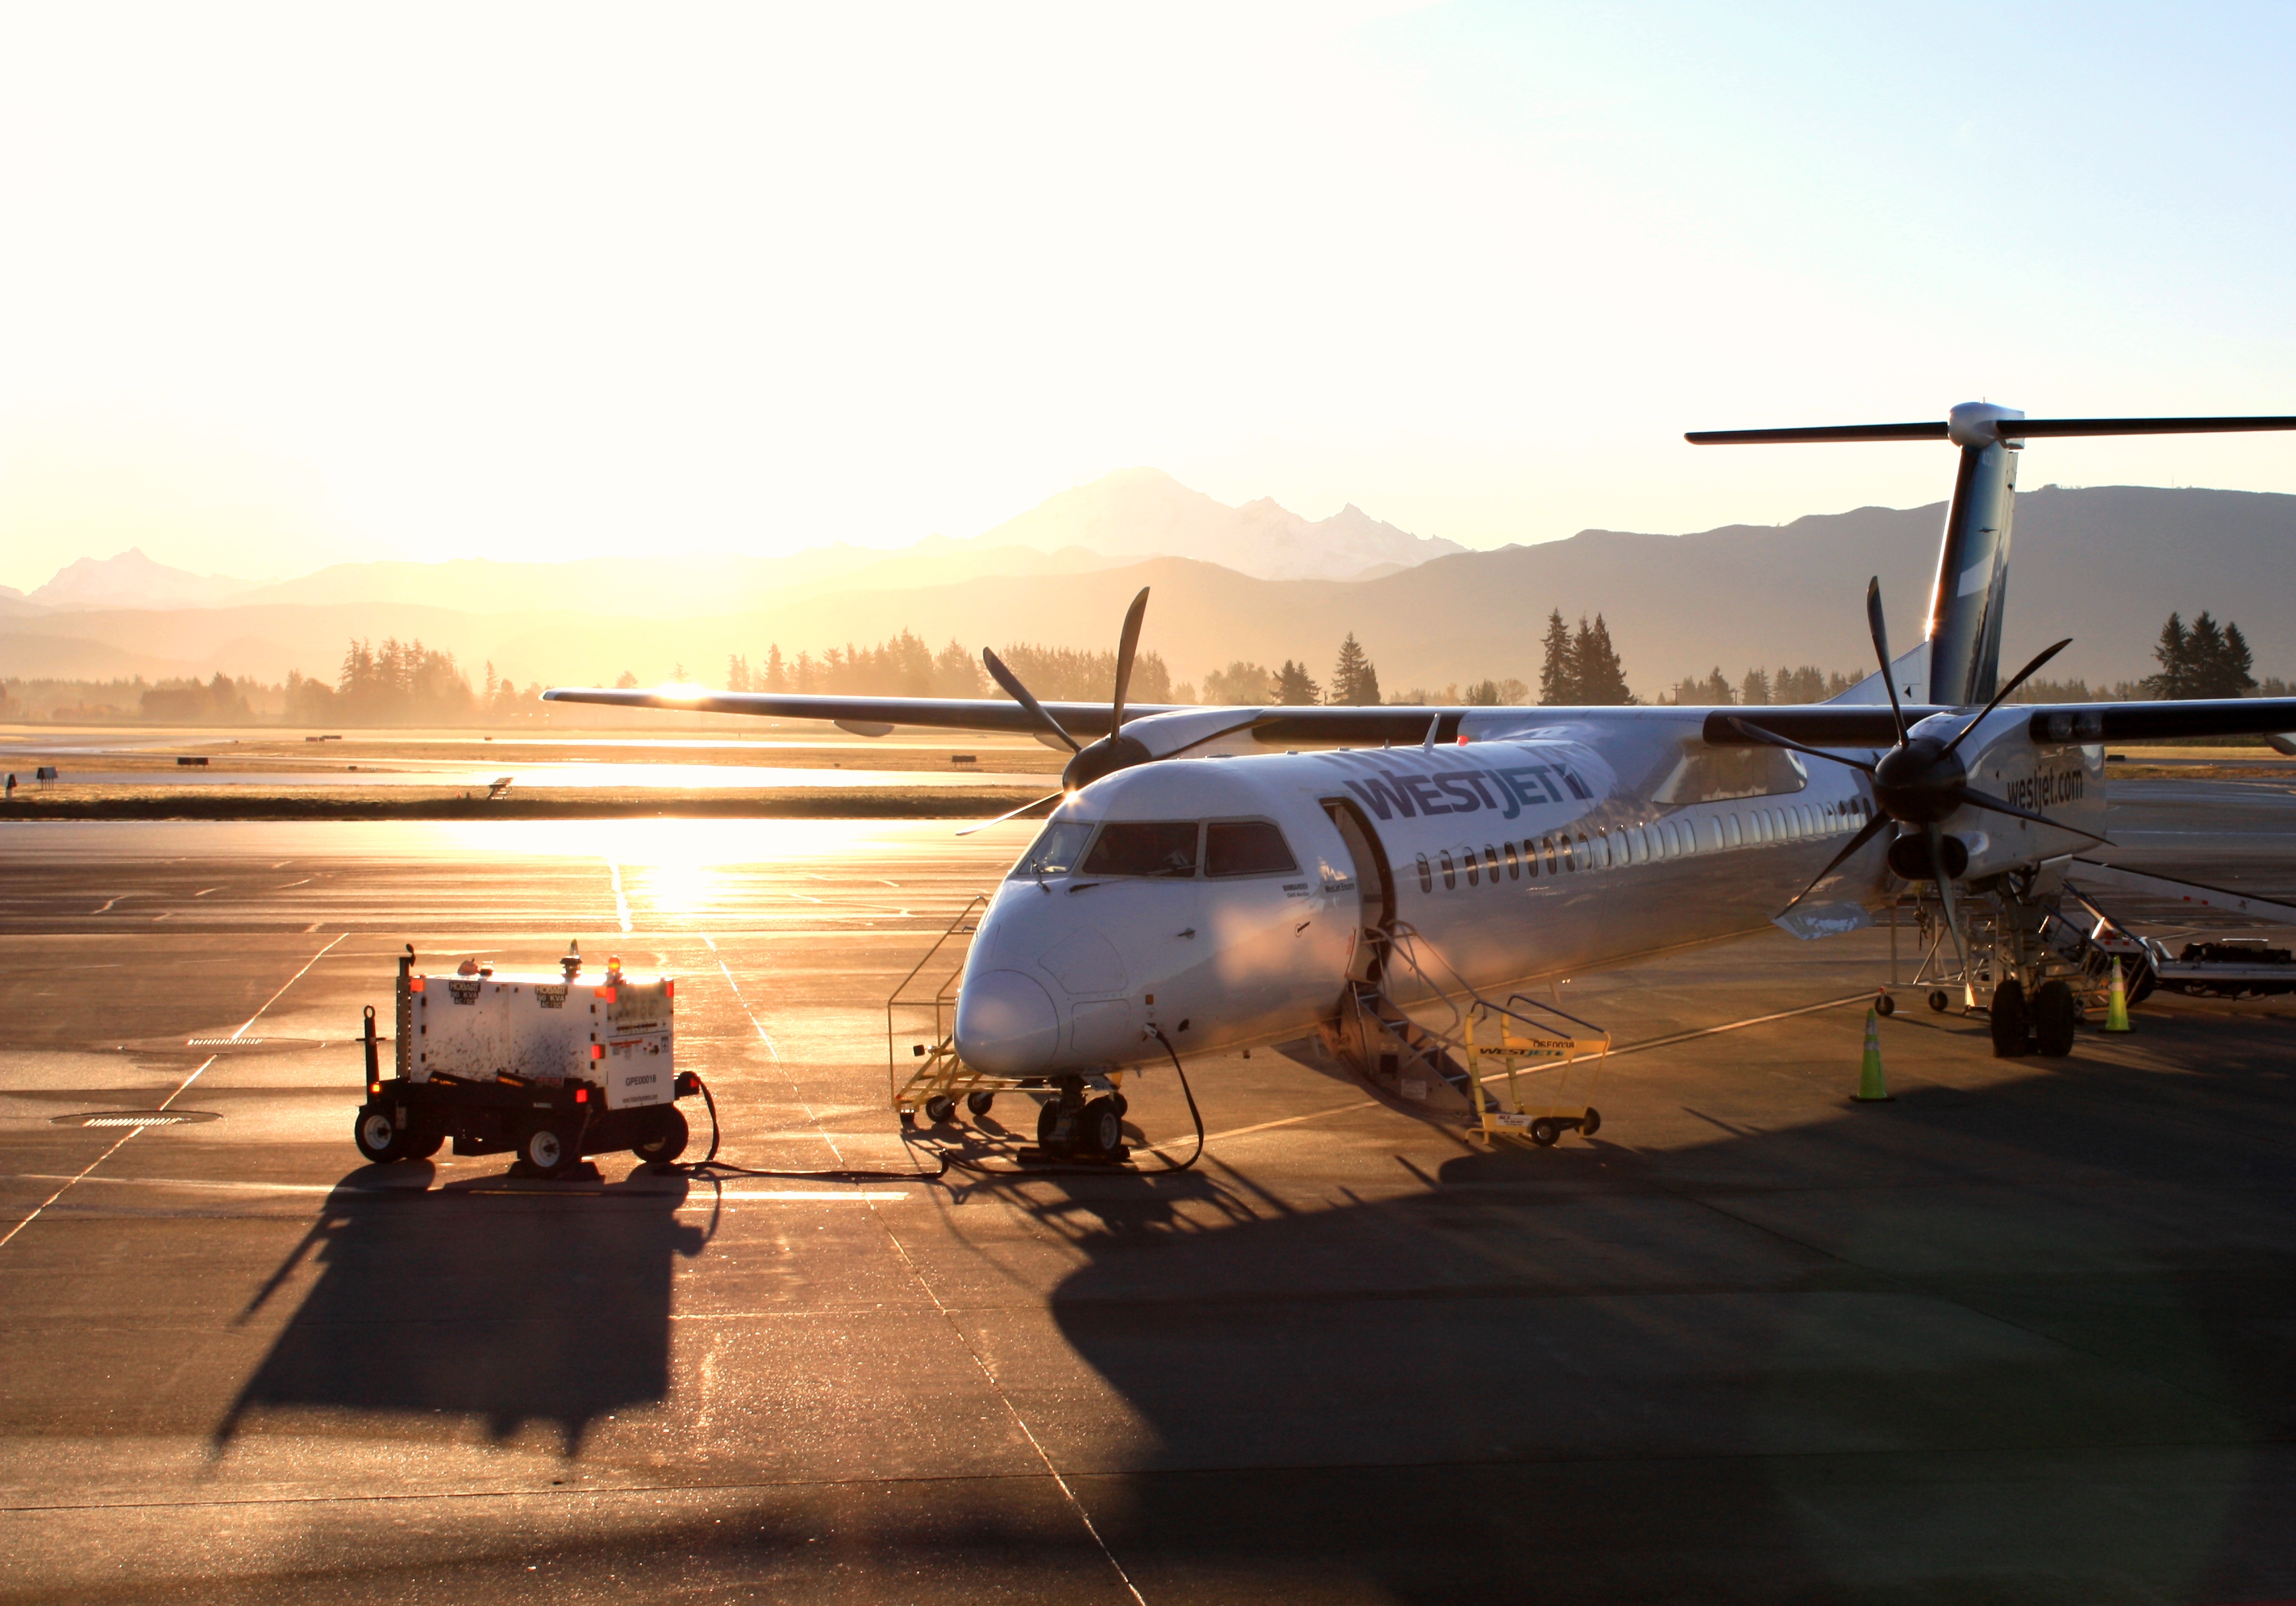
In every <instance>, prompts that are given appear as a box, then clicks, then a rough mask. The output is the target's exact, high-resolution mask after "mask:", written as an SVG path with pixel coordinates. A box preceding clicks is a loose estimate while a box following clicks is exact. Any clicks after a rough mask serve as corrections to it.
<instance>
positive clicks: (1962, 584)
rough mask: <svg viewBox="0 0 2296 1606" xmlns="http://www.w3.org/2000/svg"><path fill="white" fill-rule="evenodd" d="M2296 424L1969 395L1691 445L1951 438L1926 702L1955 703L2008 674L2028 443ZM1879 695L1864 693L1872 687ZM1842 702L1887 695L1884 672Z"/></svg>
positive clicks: (1980, 698)
mask: <svg viewBox="0 0 2296 1606" xmlns="http://www.w3.org/2000/svg"><path fill="white" fill-rule="evenodd" d="M2236 430H2296V414H2283V415H2277V416H2271V417H2252V418H2027V417H2026V416H2025V415H2024V414H2022V413H2020V412H2018V411H2017V410H2016V409H2015V408H2013V407H1997V406H1993V405H1992V404H1991V403H1989V402H1964V403H1962V405H1961V406H1958V407H1956V408H1955V409H1954V410H1953V413H1952V415H1951V416H1950V417H1949V418H1948V420H1947V421H1946V422H1943V423H1903V424H1825V425H1820V426H1817V427H1816V428H1812V429H1791V430H1700V431H1697V432H1695V433H1693V434H1691V435H1687V436H1685V437H1684V438H1685V439H1686V440H1688V441H1689V442H1690V443H1691V444H1692V445H1693V446H1701V447H1711V446H1752V445H1758V444H1762V443H1767V442H1771V441H1824V440H1950V441H1951V442H1953V443H1954V445H1956V446H1957V447H1960V448H1961V472H1960V474H1959V476H1958V477H1957V478H1956V479H1955V480H1954V486H1953V504H1952V506H1951V507H1950V508H1949V509H1948V511H1947V512H1946V516H1945V539H1944V541H1943V543H1942V544H1941V545H1939V549H1938V572H1937V582H1936V584H1935V585H1934V586H1931V589H1930V611H1929V640H1928V643H1927V646H1928V650H1929V657H1928V684H1927V685H1926V687H1924V688H1923V691H1924V692H1925V693H1926V695H1925V697H1923V698H1921V699H1920V700H1922V701H1929V702H1932V703H1950V704H1954V705H1956V706H1958V707H1964V708H1966V707H1969V706H1971V705H1972V704H1977V703H1983V702H1989V701H1992V698H1993V694H1994V692H1995V691H1996V690H1997V687H1998V685H1999V683H2000V679H2001V625H2002V620H2003V619H2005V617H2006V615H2007V611H2008V606H2007V605H2008V597H2009V527H2010V520H2011V515H2012V513H2013V512H2014V508H2015V503H2016V496H2017V453H2018V450H2019V448H2021V447H2023V445H2024V444H2025V442H2026V441H2028V440H2030V439H2033V438H2037V437H2040V436H2063V435H2202V434H2219V433H2229V432H2232V431H2236ZM1920 652H1921V649H1919V648H1916V649H1915V651H1913V652H1910V653H1907V655H1906V656H1905V657H1904V658H1900V659H1899V660H1898V662H1897V664H1896V666H1895V667H1894V668H1893V669H1892V678H1893V680H1894V681H1895V683H1896V684H1897V685H1898V687H1899V688H1900V689H1901V691H1904V692H1906V693H1907V695H1908V696H1915V693H1913V692H1912V691H1911V683H1912V679H1913V676H1912V673H1911V671H1910V669H1909V666H1908V663H1907V660H1918V658H1919V656H1920ZM1869 691H1870V692H1871V693H1872V695H1871V696H1870V697H1869V696H1868V695H1867V693H1868V692H1869ZM1842 701H1874V702H1881V701H1886V695H1885V694H1884V693H1882V689H1881V681H1880V677H1879V676H1874V677H1873V678H1872V680H1871V684H1870V686H1861V687H1859V688H1858V689H1857V691H1855V692H1849V693H1848V694H1847V695H1846V696H1845V697H1844V698H1843V699H1842Z"/></svg>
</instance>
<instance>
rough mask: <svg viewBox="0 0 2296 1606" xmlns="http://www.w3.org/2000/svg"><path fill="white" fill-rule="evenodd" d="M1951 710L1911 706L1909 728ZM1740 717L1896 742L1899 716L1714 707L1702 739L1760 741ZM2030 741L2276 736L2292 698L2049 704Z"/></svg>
mask: <svg viewBox="0 0 2296 1606" xmlns="http://www.w3.org/2000/svg"><path fill="white" fill-rule="evenodd" d="M1955 711H1956V710H1954V709H1941V708H1933V707H1926V706H1924V707H1913V708H1908V709H1907V710H1906V723H1907V725H1913V724H1915V722H1917V721H1919V720H1922V719H1925V718H1927V717H1929V716H1930V715H1931V714H1950V713H1953V712H1955ZM1733 719H1741V720H1744V721H1745V722H1746V723H1747V724H1749V725H1759V726H1760V727H1761V728H1762V729H1763V730H1766V731H1770V732H1773V733H1776V734H1777V735H1780V736H1784V737H1786V738H1788V739H1789V740H1791V741H1794V742H1805V743H1807V744H1808V745H1809V746H1811V747H1826V748H1837V747H1894V746H1895V745H1897V741H1898V725H1897V721H1896V720H1895V719H1894V718H1893V717H1891V715H1890V710H1889V709H1887V708H1885V707H1877V706H1852V705H1845V704H1838V703H1828V704H1826V705H1825V706H1823V707H1819V708H1807V709H1786V708H1759V707H1757V708H1749V709H1716V710H1715V711H1714V712H1712V713H1710V714H1709V715H1707V716H1706V728H1705V736H1706V740H1707V741H1708V742H1710V743H1712V744H1714V745H1715V746H1718V747H1747V746H1751V745H1753V744H1754V743H1755V742H1757V741H1759V738H1757V737H1752V736H1748V735H1745V734H1743V733H1742V732H1740V731H1739V730H1738V729H1737V728H1736V727H1735V726H1734V725H1732V724H1731V721H1732V720H1733ZM2030 730H2031V733H2032V739H2033V740H2034V741H2035V742H2164V741H2175V740H2176V739H2177V738H2178V737H2194V736H2276V735H2280V734H2282V733H2286V732H2291V731H2296V697H2228V698H2224V699H2221V700H2218V701H2184V702H2072V703H2053V704H2047V705H2045V706H2042V707H2038V708H2035V709H2032V710H2031V725H2030Z"/></svg>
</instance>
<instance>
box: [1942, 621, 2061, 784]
mask: <svg viewBox="0 0 2296 1606" xmlns="http://www.w3.org/2000/svg"><path fill="white" fill-rule="evenodd" d="M2072 644H2073V638H2072V637H2071V636H2070V635H2069V636H2067V637H2065V639H2064V640H2062V641H2061V642H2059V643H2057V644H2056V645H2055V646H2054V647H2044V648H2043V649H2042V650H2041V652H2040V654H2039V656H2038V657H2037V658H2035V659H2034V660H2033V661H2032V662H2031V663H2030V664H2027V665H2026V666H2025V667H2024V668H2021V669H2020V670H2018V671H2017V677H2016V678H2015V679H2014V680H2012V681H2011V682H2010V683H2009V684H2007V685H2005V686H2004V687H2002V688H2001V689H2000V690H1999V691H1998V692H1995V693H1994V694H1993V701H1991V702H1989V703H1987V704H1986V705H1985V709H1984V711H1983V712H1982V713H1980V714H1979V715H1978V716H1977V717H1976V718H1974V719H1972V720H1971V721H1970V722H1969V723H1968V724H1967V725H1963V726H1962V727H1961V735H1960V736H1956V737H1955V738H1954V739H1953V740H1952V741H1951V742H1947V743H1946V744H1945V750H1946V752H1948V753H1949V752H1951V751H1953V750H1954V749H1956V748H1957V747H1959V746H1960V745H1961V739H1962V736H1966V735H1968V734H1969V733H1970V732H1972V731H1973V730H1975V729H1976V728H1977V727H1978V726H1979V725H1982V724H1984V723H1985V716H1986V715H1987V714H1990V713H1991V712H1993V710H1994V709H1997V708H1999V707H2000V706H2001V705H2002V704H2003V703H2005V702H2006V701H2009V694H2010V693H2011V692H2014V691H2015V690H2016V689H2017V688H2018V687H2019V686H2021V685H2023V684H2025V683H2026V682H2027V681H2029V680H2030V679H2032V677H2033V671H2034V670H2036V669H2038V668H2040V667H2041V666H2042V665H2043V664H2045V663H2047V662H2048V661H2049V660H2051V659H2053V658H2054V657H2055V656H2056V655H2057V654H2058V653H2060V652H2062V651H2064V650H2065V649H2066V648H2067V647H2070V646H2071V645H2072ZM1942 756H1943V755H1940V757H1942Z"/></svg>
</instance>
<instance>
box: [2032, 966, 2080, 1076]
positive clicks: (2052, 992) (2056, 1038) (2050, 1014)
mask: <svg viewBox="0 0 2296 1606" xmlns="http://www.w3.org/2000/svg"><path fill="white" fill-rule="evenodd" d="M2032 1015H2033V1052H2034V1053H2037V1054H2046V1055H2047V1056H2048V1057H2049V1058H2051V1059H2053V1060H2061V1059H2062V1058H2064V1056H2065V1055H2067V1054H2069V1053H2072V1052H2073V1027H2074V1024H2075V1023H2076V1022H2077V1021H2078V1020H2079V1019H2080V1008H2079V1005H2078V1004H2075V1003H2074V1002H2073V990H2072V988H2071V987H2067V986H2066V985H2065V984H2064V983H2063V982H2062V981H2045V982H2043V983H2041V985H2040V987H2038V989H2036V991H2035V992H2034V994H2033V1010H2032Z"/></svg>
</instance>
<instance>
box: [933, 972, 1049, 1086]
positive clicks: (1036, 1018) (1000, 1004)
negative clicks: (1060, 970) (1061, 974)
mask: <svg viewBox="0 0 2296 1606" xmlns="http://www.w3.org/2000/svg"><path fill="white" fill-rule="evenodd" d="M1060 1039H1061V1016H1060V1012H1059V1011H1058V1010H1056V1009H1054V1007H1053V999H1052V995H1051V994H1049V993H1047V992H1046V991H1045V989H1044V987H1043V985H1042V984H1041V983H1039V982H1037V980H1036V979H1033V978H1031V977H1028V976H1024V975H1022V974H1021V972H1020V971H984V972H982V973H981V974H980V975H978V976H968V977H966V978H965V979H964V986H963V987H961V988H959V989H958V991H957V995H956V1053H957V1057H958V1058H959V1059H961V1060H963V1061H964V1062H965V1063H966V1064H967V1065H970V1066H972V1067H973V1068H974V1069H977V1070H985V1071H987V1072H988V1074H989V1075H990V1076H996V1077H1026V1076H1033V1075H1035V1074H1036V1073H1037V1071H1039V1070H1042V1069H1044V1068H1045V1066H1046V1063H1047V1062H1049V1061H1051V1059H1052V1057H1053V1051H1054V1049H1056V1048H1058V1047H1059V1046H1060Z"/></svg>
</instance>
